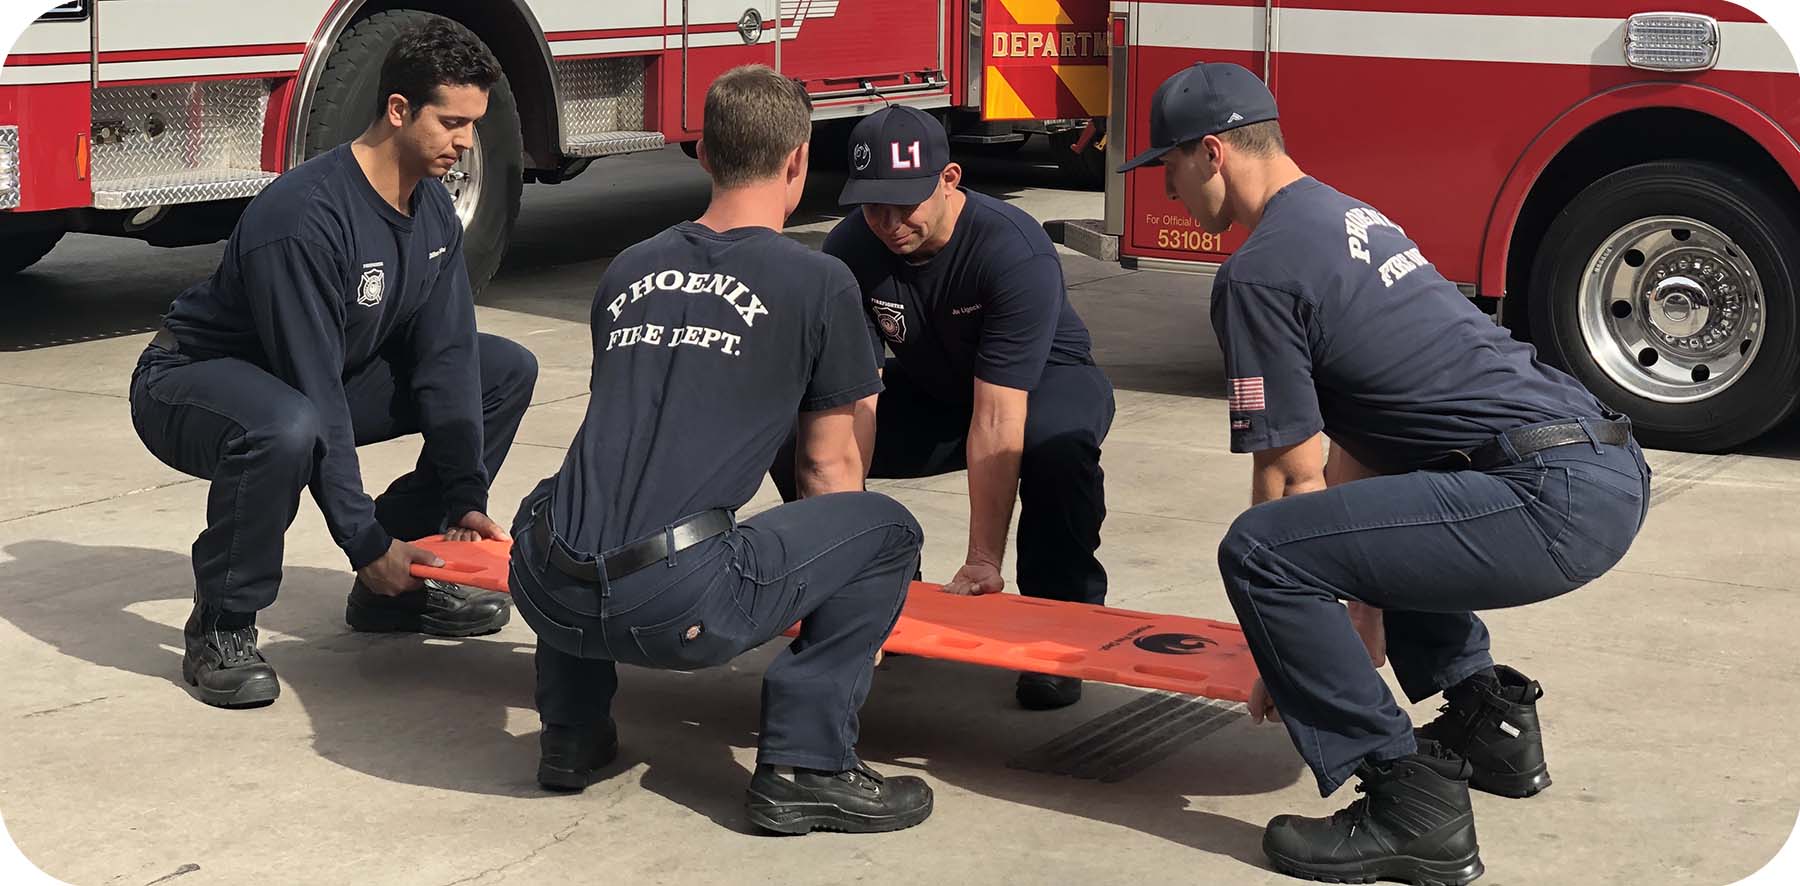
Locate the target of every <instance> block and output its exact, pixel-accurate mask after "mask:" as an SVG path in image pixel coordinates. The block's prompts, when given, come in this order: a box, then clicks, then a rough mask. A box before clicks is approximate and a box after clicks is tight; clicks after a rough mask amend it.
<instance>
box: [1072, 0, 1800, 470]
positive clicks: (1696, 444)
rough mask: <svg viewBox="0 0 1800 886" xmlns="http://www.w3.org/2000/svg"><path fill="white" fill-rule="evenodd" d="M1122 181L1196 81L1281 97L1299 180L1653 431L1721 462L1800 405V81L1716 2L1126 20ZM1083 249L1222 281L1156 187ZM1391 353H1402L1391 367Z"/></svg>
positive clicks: (1434, 5) (1230, 8) (1119, 99)
mask: <svg viewBox="0 0 1800 886" xmlns="http://www.w3.org/2000/svg"><path fill="white" fill-rule="evenodd" d="M1110 9H1111V13H1112V17H1111V28H1112V31H1113V36H1112V41H1111V43H1112V58H1111V74H1110V76H1111V90H1112V96H1111V102H1110V122H1109V125H1108V127H1107V131H1108V133H1109V141H1108V144H1107V154H1108V157H1107V168H1108V169H1117V168H1118V166H1119V165H1120V164H1121V163H1122V162H1123V161H1124V159H1125V158H1128V157H1130V156H1132V155H1133V154H1135V153H1137V152H1138V151H1140V150H1143V149H1144V148H1145V147H1147V145H1148V141H1149V115H1150V100H1151V94H1152V93H1153V92H1154V90H1155V89H1156V87H1157V85H1158V84H1159V83H1161V82H1162V81H1163V80H1164V79H1165V78H1166V77H1168V76H1169V75H1170V74H1172V73H1174V72H1175V71H1177V70H1179V69H1181V68H1183V67H1186V66H1187V65H1190V64H1192V63H1194V62H1196V61H1201V60H1206V61H1224V62H1234V63H1237V64H1240V65H1243V66H1245V67H1246V68H1249V69H1250V70H1251V71H1253V72H1256V73H1257V74H1259V75H1260V76H1262V77H1263V78H1264V80H1265V82H1267V83H1268V84H1269V85H1270V87H1271V89H1272V91H1273V92H1274V93H1275V97H1276V100H1277V102H1278V104H1279V105H1280V107H1281V111H1282V129H1283V132H1284V135H1285V136H1286V142H1287V147H1288V150H1289V152H1290V153H1291V154H1292V155H1293V156H1294V157H1295V159H1296V160H1297V161H1298V162H1299V164H1300V166H1301V168H1302V169H1304V170H1305V171H1306V172H1308V173H1310V174H1312V175H1314V176H1316V177H1318V178H1319V179H1321V180H1323V181H1325V182H1327V183H1328V184H1331V185H1333V186H1334V187H1336V188H1338V189H1339V190H1342V191H1344V192H1345V193H1347V194H1350V195H1352V196H1354V197H1357V198H1359V199H1362V200H1364V201H1367V202H1369V203H1370V204H1372V205H1374V206H1375V207H1376V208H1378V209H1380V210H1381V211H1382V213H1383V214H1385V215H1387V216H1388V217H1390V218H1391V219H1393V220H1394V221H1395V222H1396V223H1397V224H1398V225H1400V226H1401V227H1402V228H1403V229H1405V231H1406V232H1407V233H1408V234H1409V235H1410V236H1411V237H1412V238H1413V239H1414V240H1416V241H1417V242H1418V243H1419V245H1420V247H1421V251H1422V252H1423V254H1424V256H1425V257H1426V259H1428V260H1429V261H1430V262H1431V263H1432V264H1433V265H1435V266H1436V267H1437V269H1438V270H1439V271H1440V272H1442V273H1443V274H1444V276H1446V277H1448V278H1449V279H1450V280H1452V281H1455V282H1456V283H1457V284H1458V286H1460V287H1461V288H1462V290H1463V292H1464V294H1465V295H1467V296H1468V297H1470V298H1472V299H1475V300H1476V303H1477V304H1479V305H1480V306H1481V307H1482V308H1483V309H1484V310H1486V311H1488V312H1490V313H1492V314H1494V316H1495V319H1496V321H1497V322H1502V323H1504V324H1506V325H1507V327H1508V328H1510V329H1512V330H1513V331H1514V334H1515V335H1516V336H1518V337H1520V338H1524V339H1526V340H1528V341H1530V342H1532V343H1533V344H1534V346H1535V347H1536V348H1537V350H1538V351H1539V353H1540V354H1541V355H1543V356H1544V357H1546V358H1547V359H1548V360H1549V361H1550V362H1552V363H1554V364H1556V365H1557V366H1560V367H1562V368H1563V369H1566V370H1568V371H1569V372H1570V373H1571V374H1573V375H1574V376H1575V377H1576V378H1578V379H1579V380H1580V381H1581V382H1582V383H1584V384H1585V385H1586V386H1587V387H1588V388H1589V389H1590V390H1592V391H1593V392H1594V393H1595V394H1596V395H1597V396H1599V397H1600V399H1601V400H1603V401H1605V402H1606V403H1608V404H1610V405H1611V406H1613V407H1614V408H1616V409H1618V410H1620V411H1622V412H1625V413H1626V414H1628V415H1629V416H1631V418H1632V419H1633V423H1634V425H1635V426H1636V428H1637V430H1638V433H1639V437H1640V439H1641V440H1643V441H1645V442H1646V443H1647V444H1651V445H1656V446H1659V447H1665V448H1671V449H1684V450H1694V451H1715V450H1720V449H1728V448H1733V447H1737V446H1739V445H1740V444H1743V443H1745V442H1746V441H1749V440H1751V439H1752V438H1755V437H1757V436H1758V435H1760V434H1762V433H1763V432H1765V431H1767V430H1769V429H1770V428H1772V427H1774V426H1775V425H1776V424H1778V423H1780V422H1781V421H1782V420H1783V419H1784V418H1786V417H1788V416H1789V415H1790V414H1791V413H1793V411H1794V409H1795V403H1796V401H1797V400H1800V298H1797V295H1800V249H1797V248H1796V246H1797V245H1800V189H1797V188H1796V184H1795V183H1796V181H1800V146H1797V144H1796V138H1797V137H1800V79H1796V76H1795V74H1796V66H1795V60H1794V55H1793V54H1792V53H1791V52H1790V50H1789V48H1788V46H1787V45H1786V44H1785V43H1784V42H1783V41H1782V39H1781V37H1780V36H1779V34H1777V33H1776V31H1775V29H1774V28H1773V27H1772V26H1771V25H1769V24H1767V23H1765V22H1764V21H1763V20H1762V19H1760V18H1758V17H1757V16H1756V15H1754V14H1752V13H1751V12H1749V11H1747V10H1745V9H1744V8H1742V7H1739V6H1736V5H1734V4H1731V3H1726V2H1720V0H1158V2H1148V0H1146V2H1138V0H1112V2H1111V4H1110ZM1056 228H1060V231H1059V232H1060V234H1061V235H1062V236H1063V237H1064V240H1065V242H1066V243H1067V245H1069V246H1070V247H1072V248H1075V249H1079V250H1081V251H1085V252H1088V253H1091V254H1093V255H1096V256H1098V257H1101V258H1104V259H1107V260H1116V261H1119V262H1122V263H1123V264H1125V265H1126V266H1129V267H1135V268H1156V269H1164V270H1176V271H1199V272H1206V271H1209V270H1211V269H1214V268H1216V267H1217V265H1218V263H1220V262H1222V261H1224V260H1225V259H1226V258H1227V257H1228V256H1229V255H1230V254H1231V252H1232V250H1233V249H1235V248H1237V247H1238V246H1240V245H1241V244H1242V242H1243V238H1244V237H1245V234H1244V232H1243V231H1241V230H1233V231H1228V232H1226V233H1225V234H1223V235H1222V236H1221V235H1214V234H1211V233H1208V232H1205V231H1201V230H1199V229H1197V228H1196V227H1195V226H1194V225H1193V224H1192V222H1191V221H1190V220H1189V219H1188V218H1187V216H1186V215H1185V214H1184V213H1183V211H1182V209H1181V206H1180V205H1179V204H1178V203H1176V202H1175V201H1172V200H1171V199H1170V198H1169V197H1168V196H1166V194H1165V191H1164V183H1163V177H1162V173H1161V171H1160V170H1159V169H1157V168H1155V167H1151V168H1146V169H1144V170H1141V171H1134V172H1132V173H1129V174H1127V175H1124V176H1120V175H1117V174H1112V175H1111V176H1110V177H1109V178H1108V181H1107V184H1106V200H1105V210H1104V218H1102V219H1092V220H1075V221H1071V222H1068V223H1066V224H1062V225H1055V224H1054V223H1053V230H1054V229H1056ZM1394 346H1395V347H1398V348H1404V347H1406V343H1405V342H1395V343H1394Z"/></svg>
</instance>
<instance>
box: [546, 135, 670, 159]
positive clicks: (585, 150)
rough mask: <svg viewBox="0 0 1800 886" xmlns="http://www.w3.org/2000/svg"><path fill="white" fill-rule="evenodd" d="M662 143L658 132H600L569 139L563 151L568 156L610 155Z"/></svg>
mask: <svg viewBox="0 0 1800 886" xmlns="http://www.w3.org/2000/svg"><path fill="white" fill-rule="evenodd" d="M663 144H664V141H663V135H662V133H660V132H600V133H595V134H593V135H584V136H578V137H574V138H570V139H569V143H568V145H567V146H565V147H564V148H563V153H564V154H566V155H568V156H570V157H610V156H612V155H614V154H630V153H634V152H637V151H654V150H656V149H657V148H660V147H662V146H663Z"/></svg>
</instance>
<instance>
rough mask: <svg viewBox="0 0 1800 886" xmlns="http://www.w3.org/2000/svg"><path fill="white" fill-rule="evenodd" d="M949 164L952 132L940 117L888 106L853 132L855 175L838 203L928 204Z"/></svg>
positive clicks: (851, 141)
mask: <svg viewBox="0 0 1800 886" xmlns="http://www.w3.org/2000/svg"><path fill="white" fill-rule="evenodd" d="M948 165H950V136H949V135H948V134H946V133H945V132H944V125H943V124H942V123H939V122H938V121H937V118H936V117H933V116H931V115H930V114H927V113H925V112H924V111H921V110H919V109H917V108H909V107H907V106H905V105H893V106H890V107H886V108H882V109H881V110H879V111H876V112H875V113H873V114H870V115H869V116H867V117H864V118H863V119H862V120H861V121H860V122H858V123H857V124H856V128H855V129H853V130H851V132H850V180H849V181H847V182H845V183H844V190H843V193H841V194H839V195H838V203H839V204H841V205H843V206H858V205H861V204H863V203H891V204H894V205H897V206H911V205H913V204H915V203H923V202H924V201H925V198H927V197H930V196H931V192H932V191H934V190H936V189H937V186H938V175H939V174H940V173H942V172H943V171H944V167H945V166H948Z"/></svg>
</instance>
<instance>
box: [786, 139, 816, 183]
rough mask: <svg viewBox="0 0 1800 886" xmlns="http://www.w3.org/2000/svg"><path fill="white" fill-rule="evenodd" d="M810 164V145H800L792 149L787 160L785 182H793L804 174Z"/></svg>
mask: <svg viewBox="0 0 1800 886" xmlns="http://www.w3.org/2000/svg"><path fill="white" fill-rule="evenodd" d="M811 162H812V145H811V144H810V143H802V144H801V145H800V147H797V148H795V149H794V152H793V153H792V154H789V155H788V159H787V181H790V182H791V181H794V180H796V179H798V178H800V177H801V176H803V175H805V174H806V168H807V164H809V163H811Z"/></svg>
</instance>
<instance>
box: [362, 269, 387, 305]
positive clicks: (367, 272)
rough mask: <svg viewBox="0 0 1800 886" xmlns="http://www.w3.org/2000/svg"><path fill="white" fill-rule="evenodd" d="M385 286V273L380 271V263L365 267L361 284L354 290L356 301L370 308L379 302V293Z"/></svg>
mask: <svg viewBox="0 0 1800 886" xmlns="http://www.w3.org/2000/svg"><path fill="white" fill-rule="evenodd" d="M385 286H386V275H385V274H383V273H382V270H381V265H379V264H377V265H375V266H374V267H372V268H365V269H364V270H363V275H362V284H361V285H360V286H358V287H357V290H356V303H357V304H359V305H362V306H363V307H365V308H372V307H375V306H376V305H378V304H381V293H382V289H383V288H384V287H385Z"/></svg>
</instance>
